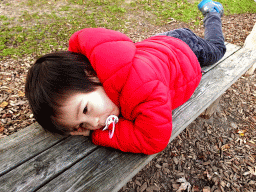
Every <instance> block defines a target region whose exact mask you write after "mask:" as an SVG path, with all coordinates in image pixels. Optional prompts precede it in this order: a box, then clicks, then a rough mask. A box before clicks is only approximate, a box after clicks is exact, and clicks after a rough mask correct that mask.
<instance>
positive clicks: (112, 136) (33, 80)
mask: <svg viewBox="0 0 256 192" xmlns="http://www.w3.org/2000/svg"><path fill="white" fill-rule="evenodd" d="M198 8H199V10H200V11H201V12H202V13H203V14H204V15H205V20H204V23H205V30H206V31H205V40H203V39H201V38H199V37H197V36H196V35H195V34H194V33H192V32H191V31H190V30H188V29H177V30H174V31H170V32H167V33H163V34H158V35H157V36H154V37H151V38H149V39H146V40H144V41H142V42H139V43H133V42H132V41H131V40H130V39H129V38H128V37H127V36H126V35H124V34H122V33H119V32H116V31H111V30H107V29H103V28H98V29H83V30H80V31H78V32H76V33H74V34H73V35H72V36H71V38H70V41H69V51H68V52H57V53H52V54H48V55H45V56H43V57H41V58H39V59H38V60H37V61H36V63H35V64H34V66H32V68H31V69H30V71H29V73H28V76H27V82H26V96H27V98H28V100H29V103H30V106H31V108H32V111H33V113H34V116H35V118H36V120H37V121H38V122H39V123H40V124H41V125H42V126H43V127H44V128H45V129H47V130H49V131H51V132H57V133H61V134H71V135H84V136H89V135H90V136H91V138H92V142H93V143H94V144H96V145H101V146H106V147H113V148H116V149H119V150H122V151H125V152H133V153H144V154H154V153H158V152H160V151H162V150H163V149H164V148H165V147H166V146H167V144H168V142H169V139H170V137H171V132H172V110H173V109H175V108H177V107H178V106H180V105H182V104H183V103H185V102H186V101H187V100H188V99H189V98H190V97H191V95H192V94H193V92H194V90H195V89H196V87H197V86H198V84H199V82H200V79H201V76H202V74H201V67H200V65H201V66H205V65H210V64H213V63H215V62H217V61H218V60H219V59H220V58H221V57H222V56H223V55H224V53H225V50H226V48H225V45H224V37H223V34H222V30H221V19H220V17H221V15H222V14H223V7H222V5H221V4H220V3H217V2H213V1H211V0H203V1H201V3H199V5H198Z"/></svg>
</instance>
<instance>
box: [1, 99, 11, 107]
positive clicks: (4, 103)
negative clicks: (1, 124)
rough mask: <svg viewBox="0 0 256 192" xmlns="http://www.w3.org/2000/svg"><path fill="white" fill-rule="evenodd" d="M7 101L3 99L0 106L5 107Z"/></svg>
mask: <svg viewBox="0 0 256 192" xmlns="http://www.w3.org/2000/svg"><path fill="white" fill-rule="evenodd" d="M8 104H9V103H8V102H7V101H3V102H2V103H1V104H0V108H5V107H6V106H7V105H8Z"/></svg>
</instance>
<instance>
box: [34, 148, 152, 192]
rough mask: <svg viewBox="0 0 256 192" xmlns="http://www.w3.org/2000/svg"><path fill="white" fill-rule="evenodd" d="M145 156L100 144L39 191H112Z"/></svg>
mask: <svg viewBox="0 0 256 192" xmlns="http://www.w3.org/2000/svg"><path fill="white" fill-rule="evenodd" d="M148 157H149V156H146V155H143V154H132V153H122V152H119V151H117V150H114V149H108V148H103V147H101V148H99V149H97V150H96V151H94V152H93V153H91V154H90V155H89V156H88V157H86V158H84V159H83V160H82V161H80V162H79V163H77V164H76V165H74V166H73V167H71V168H70V169H69V170H67V171H65V172H64V173H63V174H61V175H60V176H59V177H57V178H55V179H54V180H52V181H51V182H50V183H48V184H47V185H45V186H44V187H42V188H41V189H39V190H38V191H40V192H42V191H45V192H48V191H54V192H63V191H70V192H73V191H86V192H89V191H95V192H96V191H97V192H98V191H106V192H107V191H108V192H109V191H113V190H114V188H116V187H117V186H118V188H120V187H122V184H121V185H120V186H119V184H120V183H121V182H122V181H123V180H124V179H125V178H126V176H127V175H126V174H125V173H129V174H130V173H131V172H133V171H134V170H136V169H138V168H139V167H141V164H142V163H143V161H141V160H142V159H147V158H148ZM67 178H68V179H67Z"/></svg>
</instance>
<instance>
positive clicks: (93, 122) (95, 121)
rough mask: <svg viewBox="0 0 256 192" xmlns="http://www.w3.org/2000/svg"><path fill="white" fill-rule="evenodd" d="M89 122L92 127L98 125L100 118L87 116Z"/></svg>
mask: <svg viewBox="0 0 256 192" xmlns="http://www.w3.org/2000/svg"><path fill="white" fill-rule="evenodd" d="M88 121H89V124H90V125H91V126H92V127H94V128H96V127H97V128H98V127H99V122H100V118H99V117H89V118H88Z"/></svg>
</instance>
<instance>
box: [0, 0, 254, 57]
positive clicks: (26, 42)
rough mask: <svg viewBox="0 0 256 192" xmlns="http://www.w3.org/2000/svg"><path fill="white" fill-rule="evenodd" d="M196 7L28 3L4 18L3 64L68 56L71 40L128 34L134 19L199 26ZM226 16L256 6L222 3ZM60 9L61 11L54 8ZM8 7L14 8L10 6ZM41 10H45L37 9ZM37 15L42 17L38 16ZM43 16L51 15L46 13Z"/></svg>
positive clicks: (138, 1)
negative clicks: (89, 34) (83, 34)
mask: <svg viewBox="0 0 256 192" xmlns="http://www.w3.org/2000/svg"><path fill="white" fill-rule="evenodd" d="M198 2H199V1H195V4H191V3H188V2H187V1H186V0H163V1H159V0H133V1H125V0H55V1H53V0H51V1H50V0H40V1H38V0H27V1H25V2H24V3H23V4H22V3H21V6H22V7H26V8H27V9H26V10H31V11H23V12H22V14H20V16H18V17H16V18H14V17H9V16H8V15H0V24H1V25H2V26H1V29H0V59H3V58H5V57H14V58H20V57H23V56H24V55H36V56H37V55H42V54H45V53H48V52H51V51H57V50H63V49H64V50H66V49H67V47H68V40H69V38H70V35H71V34H73V33H74V32H75V31H77V30H79V29H82V28H86V27H105V28H109V29H113V30H122V32H126V30H127V23H128V22H130V23H131V27H132V25H136V23H134V21H132V20H131V19H129V15H131V14H133V15H136V16H138V15H139V16H140V17H143V15H154V17H155V18H156V19H152V17H147V18H144V19H147V21H148V22H152V23H154V25H163V24H166V23H168V22H169V21H170V20H173V19H175V20H178V21H182V22H186V23H193V24H194V25H198V24H200V22H201V20H202V15H201V13H200V12H199V11H198V9H197V6H196V5H197V4H198ZM219 2H221V3H222V4H223V6H224V7H225V14H226V15H227V14H242V13H256V6H255V2H254V0H234V1H229V0H220V1H219ZM55 4H59V5H61V6H55ZM5 6H6V7H7V8H8V7H10V8H11V7H12V6H13V5H12V4H10V3H8V4H5ZM38 8H41V9H38ZM36 10H38V11H36ZM42 10H47V11H45V12H43V11H42Z"/></svg>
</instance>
